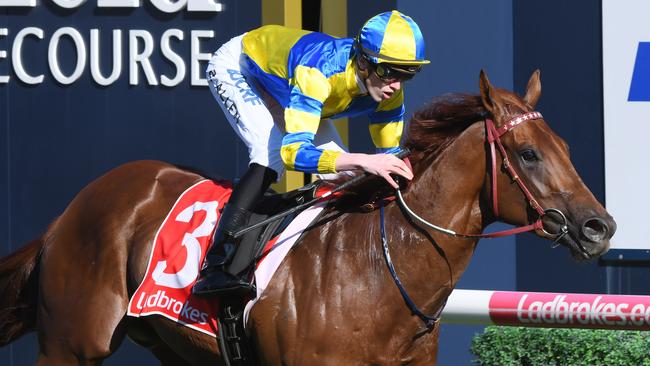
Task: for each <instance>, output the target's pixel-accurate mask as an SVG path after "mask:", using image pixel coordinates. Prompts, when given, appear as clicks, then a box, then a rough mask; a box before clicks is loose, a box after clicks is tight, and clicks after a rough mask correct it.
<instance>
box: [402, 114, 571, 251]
mask: <svg viewBox="0 0 650 366" xmlns="http://www.w3.org/2000/svg"><path fill="white" fill-rule="evenodd" d="M541 118H542V114H541V113H539V112H528V113H524V114H520V115H517V116H515V117H513V118H512V119H510V120H509V121H508V122H507V123H505V124H503V126H501V127H499V128H496V126H495V125H494V121H492V120H491V119H489V118H487V119H485V127H486V131H487V136H486V138H487V142H488V143H489V144H490V155H491V156H490V160H491V163H492V164H491V165H492V210H493V212H494V216H495V217H499V198H498V193H497V192H498V187H497V156H496V148H497V147H498V148H499V152H500V153H501V157H502V159H503V160H502V165H503V167H504V168H505V169H506V171H507V172H508V174H509V175H510V177H511V178H512V180H513V181H515V182H517V185H518V186H519V189H520V190H521V192H522V193H523V194H524V196H525V197H526V200H527V201H528V204H529V205H530V206H531V207H532V208H533V209H534V210H535V211H536V212H537V213H538V214H539V218H538V219H537V221H535V222H534V223H532V224H530V225H526V226H522V227H518V228H514V229H510V230H503V231H498V232H493V233H487V234H462V233H456V232H454V231H452V230H449V229H443V228H440V227H438V226H436V225H433V224H431V223H429V222H427V221H426V220H424V219H422V218H421V217H419V216H418V215H417V214H415V213H414V212H413V211H411V210H410V208H408V206H407V205H406V203H405V202H404V199H403V198H402V196H401V192H400V191H399V190H398V191H397V196H398V198H399V202H400V203H401V204H402V207H404V208H405V209H406V211H407V212H408V213H409V214H410V215H411V216H413V217H415V218H416V219H418V220H419V221H420V222H422V223H424V224H426V225H427V226H429V227H431V228H433V229H435V230H438V231H441V232H444V233H447V234H450V235H453V236H461V237H469V238H496V237H501V236H507V235H513V234H518V233H523V232H527V231H532V230H538V229H539V230H542V231H543V232H544V233H545V234H547V235H549V236H556V239H555V241H556V242H557V241H559V240H560V239H561V238H562V237H563V236H564V235H566V234H567V233H568V228H567V220H566V217H565V216H564V214H563V213H562V212H561V211H559V210H557V209H554V208H551V209H546V210H544V209H543V208H542V207H541V206H540V205H539V203H538V202H537V200H536V199H535V197H533V194H532V193H531V192H530V190H529V189H528V188H527V187H526V184H525V183H524V182H523V181H522V180H521V178H520V177H519V174H517V171H516V170H515V168H514V167H513V166H512V164H511V163H510V160H509V159H508V154H507V152H506V149H505V148H504V147H503V144H502V143H501V136H503V135H504V134H505V133H506V132H508V131H510V130H512V129H513V128H515V127H517V126H519V125H520V124H522V123H523V122H526V121H530V120H533V119H541ZM549 211H553V212H556V213H558V214H559V215H560V216H561V218H562V219H563V220H564V223H563V224H562V225H560V227H561V228H560V231H559V232H558V233H557V234H552V233H549V232H547V231H546V230H545V229H544V225H543V223H542V217H544V215H545V214H546V213H547V212H549Z"/></svg>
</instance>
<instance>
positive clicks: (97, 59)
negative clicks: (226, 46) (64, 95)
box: [0, 0, 225, 87]
mask: <svg viewBox="0 0 650 366" xmlns="http://www.w3.org/2000/svg"><path fill="white" fill-rule="evenodd" d="M47 1H48V2H47V3H45V4H43V3H37V1H36V0H0V10H5V12H7V13H10V14H12V15H13V14H16V13H19V14H20V12H22V14H25V15H27V16H28V17H29V14H30V12H31V11H35V10H38V9H37V8H38V7H43V6H46V7H47V8H48V10H49V11H50V12H51V13H52V15H53V17H54V18H55V19H56V21H55V22H59V21H61V18H63V21H66V20H68V21H74V20H75V16H76V15H77V14H76V13H77V12H78V11H81V10H88V8H92V14H93V17H97V18H106V17H113V18H114V19H119V18H121V19H122V20H124V19H126V18H127V17H128V16H129V14H130V12H133V11H135V10H137V8H141V7H144V8H146V9H147V10H148V12H149V13H150V15H151V17H154V18H159V19H172V18H171V17H172V16H174V15H178V14H182V15H183V16H186V15H197V14H200V16H202V17H203V18H206V17H209V16H210V15H211V14H214V13H217V12H222V11H224V10H225V8H224V6H223V5H222V4H221V3H219V2H218V0H179V1H174V2H172V1H169V0H147V3H141V2H140V0H96V3H91V2H86V1H85V0H47ZM35 8H36V9H35ZM0 19H2V18H0ZM7 19H10V18H9V17H7ZM88 19H92V18H88ZM182 21H183V22H185V24H187V19H182ZM55 22H53V23H55ZM3 23H5V22H1V21H0V64H2V63H8V64H9V65H10V66H11V70H12V71H13V75H15V77H16V78H17V79H18V80H19V81H20V82H22V83H24V84H28V85H38V84H43V83H48V82H55V83H58V84H60V85H70V84H73V83H75V82H76V81H78V80H79V79H80V78H81V77H82V76H83V75H84V74H85V73H89V74H90V76H91V78H92V80H93V81H94V82H95V83H97V84H98V85H101V86H109V85H111V84H113V83H116V82H117V81H118V80H119V79H120V78H123V77H128V82H129V84H130V85H147V86H158V85H161V86H164V87H175V86H177V85H179V84H181V83H183V82H184V81H186V82H189V85H191V86H205V85H207V83H206V80H205V77H204V67H205V66H204V65H201V61H206V60H208V59H209V58H210V55H211V53H212V52H213V51H214V49H212V48H208V49H205V50H204V49H203V48H205V46H204V44H205V43H206V42H207V41H209V40H210V39H212V38H214V36H215V34H214V31H213V30H211V29H191V30H187V29H179V28H174V27H170V28H168V29H164V30H162V31H160V32H156V31H151V30H148V29H144V27H142V28H140V27H137V28H134V29H122V28H113V29H106V27H102V28H100V27H87V28H85V27H80V26H62V27H59V28H57V29H55V30H53V31H50V32H48V31H47V30H45V29H44V28H43V27H42V26H38V25H31V26H25V27H20V28H18V27H10V26H9V24H8V23H9V21H7V22H6V23H5V24H3ZM91 23H92V22H91ZM137 23H140V24H141V23H142V22H137ZM180 24H183V23H180ZM3 39H4V42H2V40H3ZM183 43H188V44H189V47H187V46H188V45H187V44H186V45H183ZM181 46H183V47H181ZM180 49H186V51H185V52H181V51H180ZM38 54H41V55H43V57H45V58H46V59H47V63H46V67H45V68H43V67H40V68H39V67H38V66H34V64H39V63H38V62H33V61H31V62H30V60H29V58H30V57H34V56H33V55H38ZM154 61H156V62H158V63H161V64H164V65H167V67H165V69H166V70H165V71H164V72H163V71H158V70H156V68H155V62H154ZM0 70H1V69H0ZM13 75H12V73H10V72H0V85H1V84H7V83H11V82H13V81H14V78H13ZM49 76H51V77H49ZM141 76H143V77H141Z"/></svg>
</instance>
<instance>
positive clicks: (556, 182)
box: [480, 70, 616, 259]
mask: <svg viewBox="0 0 650 366" xmlns="http://www.w3.org/2000/svg"><path fill="white" fill-rule="evenodd" d="M480 89H481V99H482V101H483V105H484V106H485V108H486V109H487V110H488V111H489V113H490V114H491V115H492V118H493V121H494V125H495V129H494V131H495V132H496V131H498V132H497V133H496V134H497V135H499V134H502V137H501V138H500V141H501V143H502V145H503V147H504V149H505V151H506V153H507V156H508V161H509V164H511V165H512V167H513V168H514V173H513V172H508V171H507V166H506V165H507V164H508V163H507V162H505V163H504V161H503V160H502V158H503V157H502V156H500V155H501V154H500V153H499V148H498V142H496V144H497V148H496V149H495V156H496V161H497V168H498V169H496V174H495V176H496V187H497V189H496V190H495V189H493V186H495V184H494V183H493V182H494V180H493V178H492V177H491V176H492V175H493V174H494V173H491V172H490V171H493V170H492V169H491V168H489V169H488V172H490V173H488V177H487V178H486V185H485V186H486V189H485V192H484V194H485V196H486V202H490V205H493V203H492V202H493V201H494V200H493V196H494V195H495V194H496V195H497V196H498V199H497V201H498V203H497V206H498V207H497V208H496V210H495V211H497V213H498V219H499V220H502V221H505V222H508V223H511V224H514V225H524V224H528V223H530V222H533V221H534V220H536V219H537V218H538V217H539V215H540V213H542V212H545V214H543V218H542V222H543V229H538V230H536V233H537V234H538V235H540V236H543V237H546V238H550V239H553V240H554V239H556V238H559V243H561V244H563V245H565V246H567V247H569V248H570V250H571V252H572V254H573V256H574V257H575V258H579V259H588V258H592V257H595V256H599V255H601V254H603V253H605V252H606V251H607V250H608V249H609V240H610V238H611V237H612V235H613V234H614V232H615V231H616V222H615V221H614V220H613V218H612V217H611V216H610V215H609V214H608V213H607V211H606V210H605V208H604V207H603V206H602V205H601V204H600V203H599V202H598V201H597V200H596V199H595V197H594V196H593V194H592V193H591V192H590V191H589V189H588V188H587V187H586V186H585V184H584V182H583V181H582V179H581V178H580V176H579V175H578V173H577V172H576V170H575V168H574V167H573V164H572V163H571V160H570V157H569V148H568V146H567V144H566V143H565V142H564V141H563V140H562V139H561V138H560V137H559V136H557V135H556V134H555V133H554V132H553V131H552V130H551V129H550V128H549V126H548V125H547V124H546V122H545V121H544V119H543V118H541V115H536V114H530V112H534V108H535V105H536V104H537V101H538V100H539V97H540V94H541V83H540V79H539V70H536V71H535V72H533V74H532V76H531V77H530V80H529V81H528V85H527V87H526V95H525V96H524V97H523V98H520V97H519V96H517V95H515V94H513V93H511V92H509V91H507V90H503V89H498V88H495V87H493V86H492V85H491V84H490V81H489V80H488V78H487V75H486V74H485V73H484V72H483V71H481V76H480ZM522 116H524V118H519V119H517V118H518V117H522ZM522 120H524V121H523V122H522ZM518 122H519V123H518ZM488 129H489V128H488ZM489 149H490V147H489V145H488V150H489ZM489 154H490V152H489V151H488V155H489ZM499 162H500V163H499ZM513 174H518V175H519V178H520V179H521V183H523V186H524V187H525V188H522V187H520V184H515V181H516V179H517V178H514V179H513V177H512V175H513ZM526 189H528V190H529V191H530V196H531V197H528V198H527V197H526V194H525V191H526ZM487 197H489V198H487ZM530 198H532V199H533V200H532V202H531V200H530ZM536 203H538V204H539V206H538V207H536V206H537V205H536ZM563 229H564V232H565V233H566V234H565V235H563V236H561V235H560V234H562V232H563ZM560 236H561V238H560Z"/></svg>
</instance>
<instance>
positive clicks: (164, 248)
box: [127, 180, 324, 336]
mask: <svg viewBox="0 0 650 366" xmlns="http://www.w3.org/2000/svg"><path fill="white" fill-rule="evenodd" d="M220 183H221V182H219V183H215V182H213V181H211V180H203V181H200V182H198V183H196V184H195V185H193V186H191V187H189V188H188V189H187V190H185V192H183V193H182V194H181V195H180V197H179V198H178V199H177V201H176V203H175V204H174V206H173V207H172V209H171V211H170V212H169V214H168V215H167V217H166V218H165V220H164V221H163V223H162V224H161V226H160V228H159V229H158V231H157V233H156V235H155V237H154V243H153V246H152V249H151V255H150V257H149V263H148V265H147V271H146V274H145V276H144V278H143V280H142V283H141V284H140V286H139V287H138V289H137V290H136V291H135V293H134V294H133V296H132V297H131V299H130V301H129V307H128V311H127V315H129V316H133V317H142V316H147V315H161V316H164V317H166V318H168V319H171V320H173V321H175V322H178V323H180V324H183V325H185V326H188V327H190V328H192V329H195V330H197V331H200V332H203V333H206V334H209V335H211V336H216V334H217V320H216V315H217V311H218V306H219V304H218V300H215V299H204V298H201V297H196V296H194V295H192V294H191V292H192V286H193V285H194V283H195V282H196V280H197V279H198V273H199V270H200V268H201V263H203V259H204V258H205V255H206V252H207V249H208V247H209V246H210V241H211V239H212V236H213V234H214V230H215V228H216V226H217V222H218V220H219V217H218V216H219V212H220V210H221V208H222V207H223V206H224V205H225V204H226V202H227V201H228V199H229V198H230V194H231V193H232V188H231V186H230V185H223V184H220ZM323 209H324V205H318V206H313V207H311V208H309V209H307V210H305V211H303V212H301V213H300V214H299V215H298V216H297V217H296V218H295V219H294V220H293V221H291V223H290V224H289V225H288V226H287V227H286V229H284V230H283V231H282V232H281V233H280V235H277V236H276V237H275V238H273V239H272V240H271V241H270V242H269V243H267V244H266V247H265V248H264V251H263V252H264V253H266V255H265V256H264V258H263V260H262V261H261V262H260V263H259V264H258V266H257V268H256V270H255V282H256V286H257V297H259V296H260V295H261V294H262V293H263V292H264V289H265V288H266V286H267V285H268V283H269V282H270V280H271V278H272V276H273V274H274V273H275V270H276V269H277V268H278V267H279V265H280V263H281V262H282V260H283V259H284V257H285V256H286V254H287V253H288V252H289V250H290V249H291V247H292V246H293V245H294V244H295V243H296V242H297V240H298V238H299V237H300V236H301V235H302V232H303V231H304V229H305V228H306V227H307V226H308V225H309V224H310V223H311V222H312V221H313V220H314V219H315V218H316V217H318V215H319V214H320V212H321V211H322V210H323ZM255 300H256V299H253V300H252V301H251V302H249V303H248V304H247V306H246V310H247V312H248V310H250V309H251V308H252V305H253V304H254V302H255ZM247 312H246V313H247Z"/></svg>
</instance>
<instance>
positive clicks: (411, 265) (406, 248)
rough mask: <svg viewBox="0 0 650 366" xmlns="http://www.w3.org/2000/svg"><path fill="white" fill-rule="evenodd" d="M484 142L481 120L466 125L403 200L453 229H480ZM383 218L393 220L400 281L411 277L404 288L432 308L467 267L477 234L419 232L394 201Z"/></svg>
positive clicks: (393, 244) (393, 249)
mask: <svg viewBox="0 0 650 366" xmlns="http://www.w3.org/2000/svg"><path fill="white" fill-rule="evenodd" d="M484 146H485V145H484V132H483V126H482V125H481V124H480V123H477V124H474V125H472V126H470V127H469V128H468V129H467V130H465V131H464V132H463V133H462V134H461V135H460V136H459V137H458V138H457V139H456V140H455V141H454V142H453V143H452V144H451V145H450V146H448V147H447V148H446V149H445V150H444V151H443V152H442V153H441V154H440V156H439V157H438V158H437V159H436V160H435V161H434V162H433V163H432V164H431V165H430V166H429V167H428V168H427V169H426V170H425V171H424V172H423V173H421V174H420V176H419V177H417V178H416V179H415V181H414V182H413V183H412V186H411V187H410V189H409V191H408V192H407V193H406V194H405V195H404V200H405V202H406V203H407V204H408V205H409V207H410V208H411V209H412V210H413V211H414V212H415V213H417V214H418V215H419V216H420V217H422V218H424V219H425V220H427V221H429V222H430V223H432V224H434V225H437V226H441V227H444V228H447V229H450V230H453V231H455V232H457V233H480V232H481V230H482V229H483V226H484V224H485V223H484V222H483V220H484V219H483V215H482V213H481V208H480V198H481V195H482V192H483V186H484V181H485V175H486V161H485V159H486V156H485V148H484ZM387 220H391V221H392V222H394V223H398V224H397V225H392V226H393V228H392V230H390V229H388V228H387V230H388V231H389V234H388V235H389V238H388V240H389V243H391V245H390V248H391V252H392V253H391V254H392V255H393V257H394V259H395V262H396V266H398V267H401V268H403V270H402V272H403V273H404V274H403V277H404V282H405V283H412V285H411V286H410V287H409V291H411V292H413V295H414V297H416V298H419V299H420V303H422V304H423V306H429V307H430V309H429V311H432V310H434V311H435V309H436V308H437V307H438V306H439V305H440V302H441V301H442V299H443V298H445V297H446V295H447V293H448V292H449V291H451V289H452V288H453V287H454V286H455V284H456V282H457V281H458V279H459V277H460V275H461V274H462V273H463V272H464V270H465V268H466V267H467V265H468V263H469V261H470V259H471V256H472V253H473V252H474V246H475V244H476V241H477V240H475V239H461V238H456V237H452V236H449V235H447V234H444V233H439V232H436V231H433V230H431V229H426V233H424V232H422V231H421V230H418V229H416V228H415V227H414V226H413V225H412V224H410V223H409V222H408V221H407V220H406V219H405V218H404V214H403V213H402V210H401V209H400V208H399V207H398V206H397V205H394V206H392V207H391V209H390V210H389V211H388V212H387ZM387 222H388V221H387ZM405 231H406V234H405ZM431 239H432V240H431ZM432 241H433V242H432ZM393 253H394V254H393Z"/></svg>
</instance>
